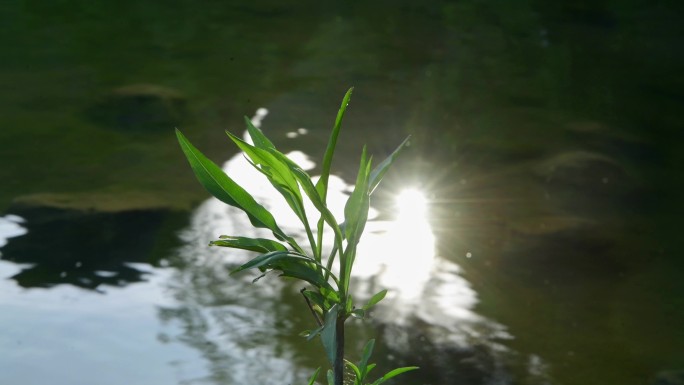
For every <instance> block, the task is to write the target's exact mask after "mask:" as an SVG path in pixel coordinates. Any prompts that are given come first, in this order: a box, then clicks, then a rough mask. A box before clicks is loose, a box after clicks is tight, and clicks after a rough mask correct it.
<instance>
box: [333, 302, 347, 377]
mask: <svg viewBox="0 0 684 385" xmlns="http://www.w3.org/2000/svg"><path fill="white" fill-rule="evenodd" d="M344 321H345V317H344V314H341V315H340V316H338V317H337V323H336V324H335V342H336V345H337V350H336V352H335V363H334V365H333V372H334V373H335V385H343V383H344Z"/></svg>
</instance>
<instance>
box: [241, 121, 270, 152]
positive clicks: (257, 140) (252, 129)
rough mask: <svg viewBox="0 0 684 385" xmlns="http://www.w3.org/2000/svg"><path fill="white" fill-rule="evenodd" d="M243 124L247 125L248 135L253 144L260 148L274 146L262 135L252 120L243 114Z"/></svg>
mask: <svg viewBox="0 0 684 385" xmlns="http://www.w3.org/2000/svg"><path fill="white" fill-rule="evenodd" d="M245 124H246V125H247V132H249V137H250V138H252V141H253V142H254V145H255V146H256V147H258V148H261V149H264V150H266V149H268V148H275V146H274V145H273V143H272V142H271V141H270V140H269V139H268V138H267V137H266V135H264V133H263V132H262V131H261V130H260V129H259V128H257V127H256V126H254V124H252V121H251V120H250V119H249V118H248V117H246V116H245Z"/></svg>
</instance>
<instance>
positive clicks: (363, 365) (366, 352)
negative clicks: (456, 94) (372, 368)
mask: <svg viewBox="0 0 684 385" xmlns="http://www.w3.org/2000/svg"><path fill="white" fill-rule="evenodd" d="M374 347H375V340H374V339H371V340H369V341H368V342H366V345H365V346H364V347H363V353H362V354H361V360H360V361H359V369H360V370H361V373H362V375H363V377H365V376H366V374H368V368H367V365H368V360H369V359H370V356H371V354H373V348H374Z"/></svg>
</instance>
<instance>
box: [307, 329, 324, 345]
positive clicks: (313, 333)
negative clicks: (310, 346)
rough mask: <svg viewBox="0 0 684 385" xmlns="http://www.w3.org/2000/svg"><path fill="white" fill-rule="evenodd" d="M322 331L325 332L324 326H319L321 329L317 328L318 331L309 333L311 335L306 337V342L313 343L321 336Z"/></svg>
mask: <svg viewBox="0 0 684 385" xmlns="http://www.w3.org/2000/svg"><path fill="white" fill-rule="evenodd" d="M321 331H323V326H319V327H317V328H316V329H314V330H311V332H310V333H309V335H307V336H306V340H307V341H311V340H312V339H314V338H315V337H316V336H317V335H319V334H321Z"/></svg>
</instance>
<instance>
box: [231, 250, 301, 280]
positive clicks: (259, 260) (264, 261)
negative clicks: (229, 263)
mask: <svg viewBox="0 0 684 385" xmlns="http://www.w3.org/2000/svg"><path fill="white" fill-rule="evenodd" d="M283 260H295V261H305V262H313V260H312V259H310V258H307V257H304V256H301V255H298V254H293V253H290V252H288V251H272V252H270V253H266V254H261V255H259V256H258V257H256V258H254V259H252V260H251V261H249V262H247V263H245V264H243V265H242V266H240V267H238V268H237V269H235V270H233V271H232V272H231V274H235V273H238V272H240V271H243V270H249V269H254V268H257V267H262V266H268V265H273V264H275V263H277V262H281V261H283Z"/></svg>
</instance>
